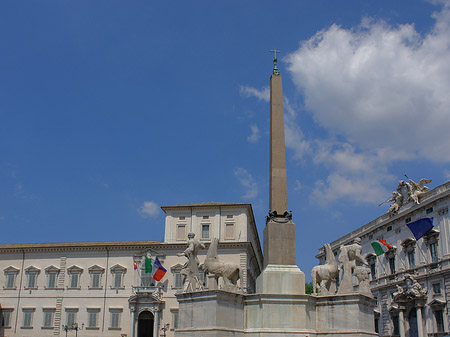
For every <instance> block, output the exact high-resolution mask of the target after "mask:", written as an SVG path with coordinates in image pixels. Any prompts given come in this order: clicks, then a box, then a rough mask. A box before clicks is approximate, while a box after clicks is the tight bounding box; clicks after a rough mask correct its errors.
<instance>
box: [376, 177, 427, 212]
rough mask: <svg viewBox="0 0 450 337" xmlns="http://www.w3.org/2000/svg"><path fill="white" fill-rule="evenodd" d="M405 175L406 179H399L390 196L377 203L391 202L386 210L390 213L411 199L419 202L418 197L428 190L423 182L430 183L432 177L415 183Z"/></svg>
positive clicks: (396, 210)
mask: <svg viewBox="0 0 450 337" xmlns="http://www.w3.org/2000/svg"><path fill="white" fill-rule="evenodd" d="M405 176H406V178H407V179H408V181H404V180H400V181H399V182H398V186H397V188H396V190H395V191H393V192H392V197H391V198H390V199H388V200H386V201H383V202H382V203H381V204H379V205H378V206H381V205H382V204H384V203H387V202H392V204H391V206H390V207H389V209H388V211H387V213H388V214H390V215H394V214H396V213H397V212H398V211H399V210H400V208H401V207H402V206H403V205H406V204H407V203H409V202H411V201H412V202H414V203H415V204H419V203H420V198H421V197H422V196H423V195H424V194H425V193H426V192H428V191H429V190H430V189H429V188H428V187H427V186H425V184H428V183H431V181H432V179H421V180H420V181H419V183H416V182H415V181H414V180H412V179H409V178H408V176H407V175H406V174H405Z"/></svg>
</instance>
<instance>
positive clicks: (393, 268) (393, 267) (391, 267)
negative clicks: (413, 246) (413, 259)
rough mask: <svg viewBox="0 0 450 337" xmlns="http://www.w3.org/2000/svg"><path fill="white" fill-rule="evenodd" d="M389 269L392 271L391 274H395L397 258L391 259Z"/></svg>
mask: <svg viewBox="0 0 450 337" xmlns="http://www.w3.org/2000/svg"><path fill="white" fill-rule="evenodd" d="M389 269H390V270H391V274H395V257H390V258H389Z"/></svg>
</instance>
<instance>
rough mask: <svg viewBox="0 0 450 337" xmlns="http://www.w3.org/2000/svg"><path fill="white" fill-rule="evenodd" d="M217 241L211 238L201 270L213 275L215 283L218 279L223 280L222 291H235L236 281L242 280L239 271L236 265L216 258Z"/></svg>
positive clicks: (236, 288) (236, 287)
mask: <svg viewBox="0 0 450 337" xmlns="http://www.w3.org/2000/svg"><path fill="white" fill-rule="evenodd" d="M218 243H219V239H217V238H213V239H212V241H211V245H210V246H209V249H208V253H207V254H206V259H205V263H204V264H203V270H204V271H205V272H207V273H209V274H213V275H214V277H215V279H216V283H217V281H218V280H219V277H222V278H223V281H224V283H225V284H224V288H223V289H224V290H227V291H237V290H238V285H237V281H238V280H239V279H241V280H242V275H241V272H242V271H241V269H240V268H239V266H238V265H237V264H234V263H228V262H224V261H221V260H220V259H219V257H218V256H217V245H218Z"/></svg>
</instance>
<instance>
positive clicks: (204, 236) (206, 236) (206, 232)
mask: <svg viewBox="0 0 450 337" xmlns="http://www.w3.org/2000/svg"><path fill="white" fill-rule="evenodd" d="M202 239H209V224H202Z"/></svg>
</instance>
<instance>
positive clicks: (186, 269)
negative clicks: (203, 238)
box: [177, 233, 206, 292]
mask: <svg viewBox="0 0 450 337" xmlns="http://www.w3.org/2000/svg"><path fill="white" fill-rule="evenodd" d="M201 248H202V249H205V248H206V247H205V245H204V244H203V243H201V242H200V241H198V240H196V239H195V234H194V233H188V242H187V248H186V249H185V250H184V252H183V253H178V254H177V255H178V256H185V257H186V258H187V259H188V260H187V262H186V263H185V264H184V266H183V268H182V269H181V274H182V275H184V278H185V282H184V287H183V292H192V291H196V290H203V283H202V282H201V281H200V273H199V271H198V266H199V264H200V263H199V260H198V257H197V254H198V251H199V250H200V249H201Z"/></svg>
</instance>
